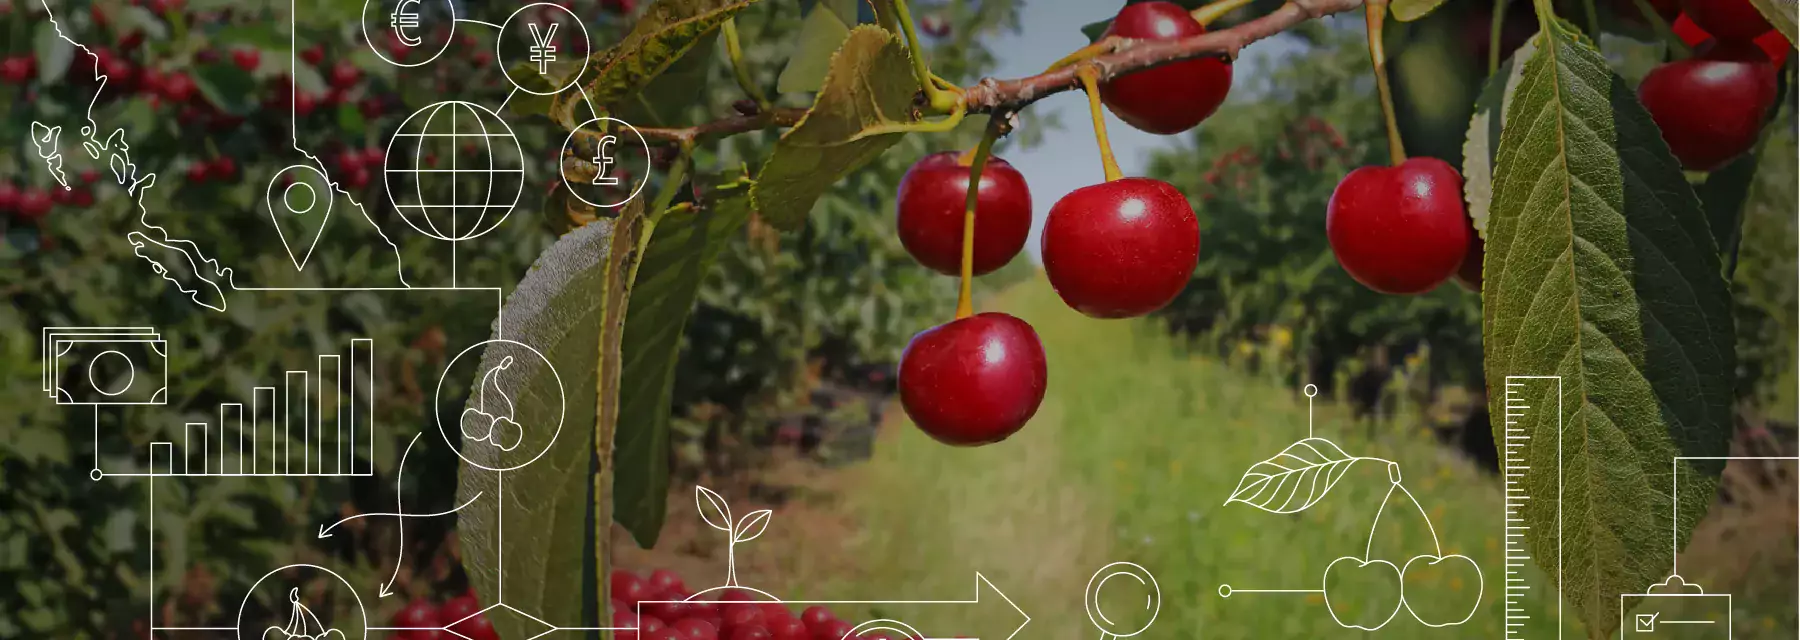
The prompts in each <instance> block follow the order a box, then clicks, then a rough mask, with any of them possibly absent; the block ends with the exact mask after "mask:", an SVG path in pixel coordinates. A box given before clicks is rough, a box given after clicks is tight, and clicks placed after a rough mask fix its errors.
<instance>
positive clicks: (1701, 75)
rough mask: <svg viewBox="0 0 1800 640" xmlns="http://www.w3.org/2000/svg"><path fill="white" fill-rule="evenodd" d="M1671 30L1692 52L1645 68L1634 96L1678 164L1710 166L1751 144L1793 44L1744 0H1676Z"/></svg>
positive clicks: (1698, 167)
mask: <svg viewBox="0 0 1800 640" xmlns="http://www.w3.org/2000/svg"><path fill="white" fill-rule="evenodd" d="M1681 9H1682V15H1681V16H1680V17H1679V18H1677V19H1676V21H1675V31H1676V33H1677V34H1679V35H1680V36H1681V37H1682V39H1683V40H1684V41H1686V42H1687V43H1688V44H1689V45H1694V48H1695V51H1696V53H1697V54H1698V55H1696V56H1695V57H1693V58H1690V59H1687V60H1677V61H1674V62H1670V63H1667V64H1664V65H1661V66H1658V67H1657V68H1655V69H1653V70H1651V71H1650V74H1649V75H1647V76H1645V77H1644V81H1643V83H1642V84H1639V85H1638V99H1639V100H1640V101H1642V102H1643V103H1644V109H1645V110H1646V111H1649V112H1650V118H1651V119H1652V120H1655V121H1656V125H1657V127H1659V128H1660V129H1661V130H1662V136H1663V141H1665V142H1667V143H1668V144H1669V151H1670V152H1672V153H1674V155H1675V157H1676V159H1679V160H1680V161H1681V165H1682V166H1683V167H1684V168H1686V169H1688V170H1690V171H1711V170H1714V169H1717V168H1719V167H1721V166H1724V165H1725V163H1726V162H1729V161H1730V160H1731V159H1732V158H1735V157H1737V156H1738V155H1740V154H1742V153H1744V152H1745V151H1748V150H1749V149H1750V147H1752V146H1754V145H1755V144H1756V139H1757V137H1758V134H1759V133H1761V131H1762V127H1763V123H1764V120H1765V119H1766V118H1767V116H1768V113H1769V109H1770V108H1772V107H1773V106H1774V104H1775V100H1776V99H1777V98H1778V97H1779V96H1777V95H1776V88H1777V86H1776V74H1777V72H1778V70H1779V67H1780V65H1781V64H1782V63H1784V62H1785V61H1786V60H1787V54H1788V51H1790V50H1791V45H1790V44H1789V43H1788V41H1787V39H1786V38H1785V37H1783V36H1782V35H1781V33H1780V32H1778V31H1775V30H1774V28H1773V27H1771V26H1769V22H1768V21H1767V20H1765V19H1763V17H1762V13H1761V12H1759V11H1757V9H1756V7H1754V6H1752V5H1751V4H1750V2H1749V0H1682V2H1681Z"/></svg>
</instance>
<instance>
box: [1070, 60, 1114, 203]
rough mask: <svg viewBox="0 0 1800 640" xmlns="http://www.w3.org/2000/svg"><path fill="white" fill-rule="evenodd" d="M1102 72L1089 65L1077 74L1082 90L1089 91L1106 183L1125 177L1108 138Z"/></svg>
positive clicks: (1089, 103) (1090, 106)
mask: <svg viewBox="0 0 1800 640" xmlns="http://www.w3.org/2000/svg"><path fill="white" fill-rule="evenodd" d="M1099 76H1100V71H1099V69H1097V68H1095V67H1094V66H1093V65H1087V66H1084V67H1082V68H1081V71H1080V72H1078V73H1076V77H1078V78H1081V88H1082V89H1085V90H1087V94H1088V113H1089V114H1091V115H1092V116H1093V118H1094V142H1096V143H1098V144H1099V145H1100V165H1101V167H1103V168H1104V169H1105V170H1106V181H1107V182H1112V181H1114V180H1118V179H1119V178H1123V177H1125V172H1123V171H1120V170H1119V160H1118V159H1117V158H1114V157H1113V150H1112V140H1111V139H1109V138H1107V137H1106V111H1105V110H1104V109H1102V108H1101V107H1100V83H1099V80H1098V78H1099Z"/></svg>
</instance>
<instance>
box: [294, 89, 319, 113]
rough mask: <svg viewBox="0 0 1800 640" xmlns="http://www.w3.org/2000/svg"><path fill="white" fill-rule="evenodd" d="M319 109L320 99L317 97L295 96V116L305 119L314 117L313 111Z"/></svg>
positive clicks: (302, 94)
mask: <svg viewBox="0 0 1800 640" xmlns="http://www.w3.org/2000/svg"><path fill="white" fill-rule="evenodd" d="M317 108H319V98H318V97H317V96H314V95H313V94H310V93H299V94H294V115H295V116H298V117H302V118H304V117H306V116H309V115H312V112H313V110H314V109H317Z"/></svg>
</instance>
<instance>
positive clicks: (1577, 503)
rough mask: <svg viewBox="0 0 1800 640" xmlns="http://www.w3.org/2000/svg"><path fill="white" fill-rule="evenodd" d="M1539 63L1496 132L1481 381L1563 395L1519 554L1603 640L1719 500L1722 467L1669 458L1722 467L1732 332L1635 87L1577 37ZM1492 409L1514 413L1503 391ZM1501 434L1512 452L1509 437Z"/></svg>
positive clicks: (1561, 29)
mask: <svg viewBox="0 0 1800 640" xmlns="http://www.w3.org/2000/svg"><path fill="white" fill-rule="evenodd" d="M1537 46H1538V50H1537V53H1536V54H1535V55H1533V56H1532V57H1531V58H1530V60H1528V61H1527V62H1526V63H1525V69H1524V73H1523V78H1522V79H1521V80H1520V82H1519V86H1518V88H1517V90H1516V92H1515V94H1514V96H1513V103H1512V106H1510V107H1509V108H1508V112H1507V114H1506V118H1505V120H1506V123H1505V127H1504V129H1503V130H1502V132H1501V135H1500V150H1499V154H1498V156H1497V161H1496V169H1495V178H1494V201H1493V213H1492V217H1491V218H1490V220H1489V222H1488V243H1487V254H1486V255H1487V262H1486V263H1485V265H1484V266H1485V281H1484V283H1483V289H1482V302H1483V307H1484V316H1483V332H1482V333H1483V346H1484V349H1485V351H1486V374H1487V382H1488V388H1489V389H1503V388H1504V387H1503V385H1504V384H1505V383H1506V376H1508V375H1556V376H1561V378H1562V388H1563V396H1562V398H1561V400H1562V402H1561V407H1562V411H1561V415H1556V414H1557V412H1556V411H1538V412H1528V413H1527V415H1526V416H1524V417H1523V418H1520V419H1519V423H1518V424H1517V425H1516V426H1517V427H1519V428H1522V429H1525V430H1526V433H1527V435H1529V436H1530V437H1531V438H1532V439H1533V442H1534V443H1552V442H1558V441H1559V436H1560V443H1561V445H1560V447H1556V446H1532V447H1530V448H1529V449H1527V450H1526V453H1525V454H1523V455H1524V456H1525V457H1526V465H1527V466H1528V467H1529V469H1528V470H1527V471H1525V475H1524V477H1523V478H1521V479H1520V482H1522V483H1523V485H1524V487H1525V489H1526V490H1527V492H1528V493H1529V494H1530V495H1532V496H1534V497H1539V496H1554V495H1560V496H1561V500H1560V501H1552V500H1530V501H1528V502H1526V503H1525V506H1524V507H1523V511H1524V517H1525V525H1526V526H1528V527H1529V529H1527V530H1526V532H1525V538H1526V540H1527V542H1529V543H1530V546H1531V549H1532V551H1533V553H1532V556H1533V557H1534V558H1535V559H1536V560H1535V561H1536V562H1537V563H1538V564H1539V565H1540V566H1542V567H1544V568H1545V569H1546V570H1547V571H1549V572H1550V573H1551V574H1552V575H1557V574H1560V575H1561V580H1562V596H1563V599H1564V601H1565V602H1566V603H1567V607H1568V609H1569V610H1570V611H1572V612H1573V613H1574V614H1576V615H1577V616H1579V618H1580V619H1581V620H1583V621H1584V622H1585V623H1586V624H1587V627H1588V635H1589V636H1590V637H1606V636H1609V635H1612V634H1613V633H1614V632H1615V631H1616V630H1617V628H1618V624H1619V620H1620V618H1621V615H1620V613H1621V612H1620V607H1621V604H1620V600H1619V598H1620V594H1630V593H1642V592H1643V590H1644V589H1645V587H1647V586H1649V585H1652V584H1655V583H1657V582H1659V581H1661V580H1662V579H1663V578H1666V577H1668V575H1669V573H1670V571H1671V568H1672V563H1673V561H1674V551H1673V549H1674V548H1676V547H1679V546H1682V545H1685V544H1686V541H1687V540H1686V539H1687V538H1688V536H1689V535H1690V534H1691V532H1692V530H1693V527H1694V525H1695V524H1696V523H1697V522H1698V521H1699V520H1700V518H1701V516H1702V515H1704V514H1705V513H1706V510H1707V507H1708V506H1709V505H1710V504H1711V503H1712V500H1713V496H1714V491H1715V489H1716V487H1717V476H1718V473H1719V471H1720V469H1721V465H1719V464H1717V463H1712V462H1704V461H1698V462H1689V461H1680V462H1679V463H1677V461H1676V460H1675V458H1676V457H1677V456H1718V455H1723V454H1724V453H1725V452H1726V450H1727V444H1728V441H1729V435H1730V430H1731V418H1732V410H1731V406H1732V402H1733V393H1732V376H1733V366H1734V364H1733V362H1734V359H1735V356H1734V352H1733V348H1732V347H1733V332H1734V330H1733V326H1732V318H1731V309H1730V299H1729V296H1728V291H1727V289H1726V283H1725V280H1724V279H1723V278H1722V277H1721V276H1720V274H1719V255H1718V251H1717V249H1716V248H1715V246H1714V243H1713V240H1712V234H1711V232H1710V230H1709V229H1708V228H1707V222H1706V217H1705V215H1704V214H1703V213H1702V212H1701V211H1700V205H1699V201H1698V200H1697V199H1696V198H1695V197H1694V193H1693V190H1692V189H1691V188H1690V187H1689V186H1688V183H1687V180H1686V179H1685V178H1684V177H1683V174H1682V172H1681V168H1680V165H1679V164H1678V163H1677V162H1676V161H1675V159H1674V158H1673V157H1672V156H1671V155H1670V153H1669V150H1668V147H1667V146H1666V145H1665V144H1664V143H1663V142H1662V138H1661V136H1660V135H1659V133H1658V131H1657V128H1656V125H1655V124H1654V123H1653V122H1651V120H1650V118H1649V115H1648V114H1647V113H1646V112H1645V111H1644V108H1643V107H1642V106H1641V105H1640V104H1638V101H1637V98H1636V96H1635V94H1634V93H1633V92H1632V90H1631V88H1630V87H1628V86H1626V84H1625V82H1624V80H1622V79H1621V78H1619V77H1618V76H1617V75H1616V74H1614V73H1613V72H1612V71H1611V70H1610V69H1608V68H1607V65H1606V60H1605V58H1603V57H1602V56H1601V55H1600V52H1599V51H1598V50H1596V49H1595V48H1594V47H1593V46H1592V45H1591V44H1590V43H1588V42H1587V41H1585V40H1582V39H1581V38H1580V36H1579V35H1578V34H1577V33H1576V32H1575V31H1574V29H1573V28H1572V27H1570V26H1567V25H1565V24H1560V23H1558V24H1555V25H1553V26H1552V27H1551V28H1549V29H1548V30H1547V31H1546V32H1545V33H1542V34H1540V35H1539V36H1538V42H1537ZM1554 401H1555V398H1537V399H1532V400H1531V401H1530V404H1532V405H1533V406H1539V407H1546V406H1556V405H1555V404H1554ZM1491 403H1492V405H1491V406H1490V408H1489V411H1490V413H1491V414H1493V415H1495V416H1500V415H1504V414H1505V413H1506V411H1507V409H1506V407H1505V394H1502V393H1495V394H1493V396H1492V400H1491ZM1494 423H1495V428H1496V429H1498V430H1500V432H1499V433H1498V434H1497V436H1496V440H1497V441H1498V442H1506V441H1507V440H1506V439H1504V438H1501V437H1499V436H1504V435H1507V434H1506V432H1505V431H1504V429H1505V428H1506V423H1505V422H1504V421H1501V420H1495V421H1494ZM1559 425H1560V432H1559V431H1558V429H1559ZM1559 461H1560V466H1559ZM1675 469H1680V473H1679V482H1678V483H1677V482H1676V481H1675V479H1673V478H1671V474H1672V473H1673V472H1674V470H1675ZM1559 471H1560V476H1559ZM1671 488H1673V489H1674V490H1675V492H1676V495H1677V496H1679V506H1680V510H1679V513H1680V519H1679V521H1677V522H1676V523H1675V526H1674V531H1671V527H1670V513H1671V508H1672V507H1673V506H1674V505H1673V504H1672V502H1671V499H1670V490H1671ZM1559 524H1560V527H1559ZM1559 531H1560V535H1558V534H1559ZM1672 534H1673V537H1674V538H1675V539H1674V540H1671V537H1672ZM1558 563H1560V564H1561V566H1560V567H1559V566H1557V564H1558ZM1636 604H1637V601H1636V600H1633V599H1627V601H1626V602H1625V603H1624V606H1625V607H1626V608H1627V609H1629V608H1631V607H1633V606H1635V605H1636Z"/></svg>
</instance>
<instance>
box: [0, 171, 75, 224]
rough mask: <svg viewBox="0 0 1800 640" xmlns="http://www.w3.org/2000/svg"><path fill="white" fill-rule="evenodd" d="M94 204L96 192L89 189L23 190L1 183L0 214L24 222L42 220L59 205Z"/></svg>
mask: <svg viewBox="0 0 1800 640" xmlns="http://www.w3.org/2000/svg"><path fill="white" fill-rule="evenodd" d="M64 194H68V195H64ZM71 198H72V200H71ZM93 203H94V192H92V191H90V190H88V189H87V187H82V188H80V189H78V190H75V191H65V190H64V189H63V188H62V187H57V188H56V189H55V190H51V189H42V188H37V187H23V188H21V187H18V186H15V185H14V184H13V183H11V182H7V181H0V214H8V215H11V216H13V217H14V218H16V219H18V220H20V221H22V222H37V221H39V220H42V219H43V218H44V216H47V215H50V209H51V208H53V207H54V206H55V205H57V204H70V205H75V206H87V205H91V204H93Z"/></svg>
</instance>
